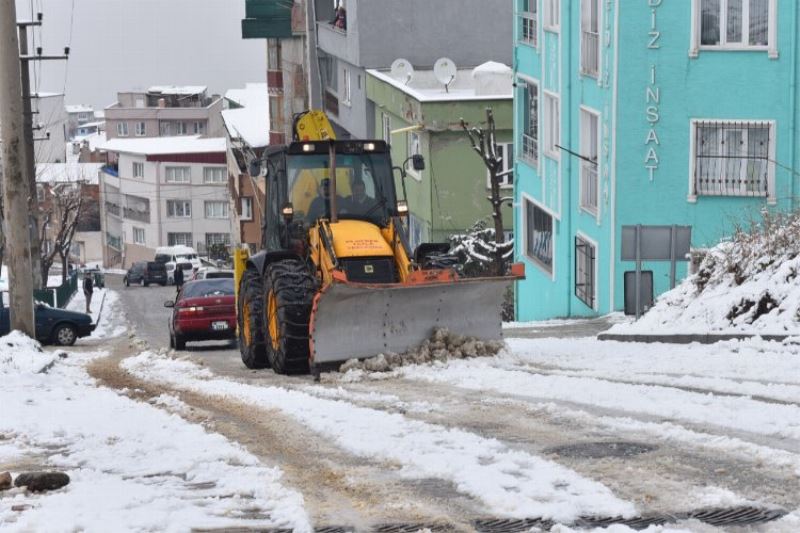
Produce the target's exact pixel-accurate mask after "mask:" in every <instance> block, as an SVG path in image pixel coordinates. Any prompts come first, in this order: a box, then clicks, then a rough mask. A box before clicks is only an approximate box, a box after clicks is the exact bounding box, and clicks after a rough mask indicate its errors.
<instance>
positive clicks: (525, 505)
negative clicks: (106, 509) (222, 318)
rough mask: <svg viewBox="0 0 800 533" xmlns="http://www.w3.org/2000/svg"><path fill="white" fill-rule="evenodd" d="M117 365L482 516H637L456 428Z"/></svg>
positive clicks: (595, 487)
mask: <svg viewBox="0 0 800 533" xmlns="http://www.w3.org/2000/svg"><path fill="white" fill-rule="evenodd" d="M123 367H124V368H126V369H127V370H128V371H129V372H131V373H133V374H134V375H136V376H137V377H139V378H143V379H147V380H150V381H156V382H162V383H167V384H169V385H170V386H173V387H176V388H178V389H181V390H187V391H192V392H195V393H200V394H205V395H211V396H216V397H220V398H230V399H235V400H237V401H241V402H245V403H247V404H250V405H253V406H258V407H259V408H270V409H277V410H279V411H281V412H282V413H284V414H286V415H288V416H290V417H292V418H294V419H295V420H298V421H299V422H301V423H302V424H304V425H305V426H307V427H309V428H311V429H312V430H314V431H315V432H317V433H319V434H321V435H323V436H325V437H328V438H330V439H332V440H333V441H334V442H336V443H337V444H338V445H339V446H340V447H342V448H343V449H345V450H347V451H349V452H350V453H352V454H355V455H357V456H360V457H365V458H377V459H382V460H385V461H391V462H394V463H397V464H399V465H401V468H400V470H398V472H397V474H399V475H400V476H403V477H406V478H410V479H424V478H439V479H444V480H447V481H450V482H452V483H454V484H455V486H456V488H457V490H458V491H459V492H461V493H465V494H468V495H470V496H472V497H473V498H475V499H476V500H478V501H480V502H482V503H483V504H484V506H485V507H486V513H487V514H495V515H500V516H510V517H530V516H541V517H548V518H553V519H556V520H563V521H567V520H571V519H573V518H575V517H577V516H579V515H631V514H633V513H635V511H636V510H635V507H634V506H633V505H632V504H631V503H629V502H625V501H623V500H621V499H619V498H617V497H616V496H615V495H614V494H613V493H612V492H611V491H610V490H609V489H608V488H607V487H605V486H604V485H602V484H600V483H598V482H595V481H592V480H589V479H586V478H584V477H582V476H580V475H578V474H577V473H575V472H574V471H572V470H570V469H568V468H565V467H563V466H561V465H559V464H557V463H555V462H552V461H549V460H546V459H543V458H540V457H537V456H534V455H530V454H528V453H524V452H520V451H516V450H513V449H510V448H508V447H507V446H506V445H504V444H503V443H501V442H499V441H497V440H495V439H490V438H484V437H481V436H478V435H476V434H474V433H470V432H467V431H464V430H461V429H450V428H446V427H442V426H439V425H434V424H430V423H426V422H420V421H416V420H412V419H409V418H407V417H405V416H402V415H399V414H396V413H387V412H384V411H378V410H375V409H367V408H363V407H357V406H355V405H353V404H351V403H349V402H345V401H341V400H328V399H321V398H315V397H313V396H310V395H309V394H306V393H303V392H299V391H295V390H288V389H285V388H279V387H255V386H252V385H246V384H242V383H237V382H233V381H229V380H223V379H218V378H216V377H215V376H214V375H213V374H211V373H210V372H209V371H207V370H202V369H200V368H199V367H198V366H196V365H194V364H192V363H189V362H186V361H178V360H173V359H168V358H166V357H164V356H158V355H156V354H153V353H144V354H141V355H139V356H137V357H133V358H130V359H127V360H125V361H124V362H123Z"/></svg>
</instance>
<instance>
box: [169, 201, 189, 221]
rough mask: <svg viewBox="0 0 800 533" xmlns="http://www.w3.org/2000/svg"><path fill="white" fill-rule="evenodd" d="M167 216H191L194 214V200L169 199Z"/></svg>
mask: <svg viewBox="0 0 800 533" xmlns="http://www.w3.org/2000/svg"><path fill="white" fill-rule="evenodd" d="M167 216H168V217H173V218H189V217H191V216H192V202H190V201H189V200H167Z"/></svg>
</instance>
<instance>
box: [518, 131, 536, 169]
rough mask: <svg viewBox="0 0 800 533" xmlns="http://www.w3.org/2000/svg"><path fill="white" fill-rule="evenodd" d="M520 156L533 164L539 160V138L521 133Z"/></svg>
mask: <svg viewBox="0 0 800 533" xmlns="http://www.w3.org/2000/svg"><path fill="white" fill-rule="evenodd" d="M522 157H523V158H525V159H527V160H528V161H530V162H531V163H533V164H536V163H537V162H538V161H539V140H538V139H536V138H534V137H531V136H530V135H526V134H524V133H523V134H522Z"/></svg>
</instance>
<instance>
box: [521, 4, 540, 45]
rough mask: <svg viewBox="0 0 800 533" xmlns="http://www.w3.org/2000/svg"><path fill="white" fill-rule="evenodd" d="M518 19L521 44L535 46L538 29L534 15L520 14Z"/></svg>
mask: <svg viewBox="0 0 800 533" xmlns="http://www.w3.org/2000/svg"><path fill="white" fill-rule="evenodd" d="M519 18H520V24H521V27H520V34H519V35H520V39H521V40H522V41H523V42H526V43H529V44H532V45H533V46H536V37H537V35H538V32H537V29H538V27H539V23H538V19H537V16H536V13H529V12H526V13H522V14H520V16H519Z"/></svg>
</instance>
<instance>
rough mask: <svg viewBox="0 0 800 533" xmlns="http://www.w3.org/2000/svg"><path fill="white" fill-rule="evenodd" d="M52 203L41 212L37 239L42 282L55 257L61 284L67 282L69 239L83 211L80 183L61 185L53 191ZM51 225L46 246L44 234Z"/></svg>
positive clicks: (45, 234) (73, 234)
mask: <svg viewBox="0 0 800 533" xmlns="http://www.w3.org/2000/svg"><path fill="white" fill-rule="evenodd" d="M54 192H55V194H53V201H52V203H51V204H50V206H49V208H47V209H45V210H44V212H43V213H42V224H41V226H40V237H41V243H42V249H41V250H42V253H41V258H42V277H43V278H44V279H45V280H46V279H47V276H48V273H49V272H50V267H51V266H52V265H53V262H54V261H55V258H56V256H58V258H59V259H60V260H61V283H62V284H63V283H65V282H66V281H67V266H68V265H67V261H68V259H69V251H70V248H72V239H73V238H74V237H75V231H76V230H77V228H78V223H79V222H80V219H81V215H82V213H83V210H84V203H83V195H82V194H81V185H80V184H75V185H72V184H69V185H61V186H59V187H57V188H56V189H55V190H54ZM52 225H55V230H56V231H55V235H54V236H53V239H52V243H53V244H52V246H46V245H45V243H46V242H47V241H48V239H47V237H48V235H47V231H48V229H50V227H52Z"/></svg>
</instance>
